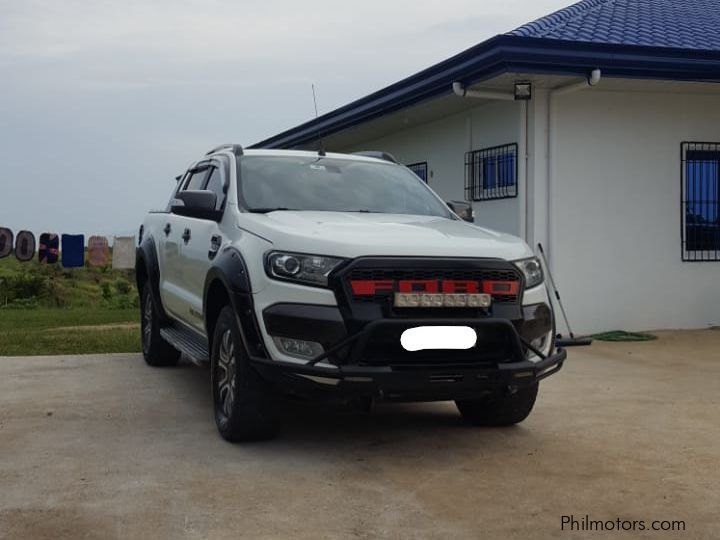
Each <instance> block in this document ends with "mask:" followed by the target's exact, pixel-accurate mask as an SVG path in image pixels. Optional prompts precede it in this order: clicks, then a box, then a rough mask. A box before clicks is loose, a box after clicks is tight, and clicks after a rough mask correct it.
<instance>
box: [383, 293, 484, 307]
mask: <svg viewBox="0 0 720 540" xmlns="http://www.w3.org/2000/svg"><path fill="white" fill-rule="evenodd" d="M491 302H492V296H490V295H489V294H462V293H460V294H443V293H395V302H394V305H395V307H401V308H411V307H427V308H449V307H454V308H457V307H470V308H486V307H490V303H491Z"/></svg>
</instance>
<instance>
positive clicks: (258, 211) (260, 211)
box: [248, 206, 297, 214]
mask: <svg viewBox="0 0 720 540" xmlns="http://www.w3.org/2000/svg"><path fill="white" fill-rule="evenodd" d="M280 210H295V211H297V209H296V208H285V207H284V206H276V207H274V208H271V207H268V208H248V212H252V213H253V214H267V213H269V212H278V211H280Z"/></svg>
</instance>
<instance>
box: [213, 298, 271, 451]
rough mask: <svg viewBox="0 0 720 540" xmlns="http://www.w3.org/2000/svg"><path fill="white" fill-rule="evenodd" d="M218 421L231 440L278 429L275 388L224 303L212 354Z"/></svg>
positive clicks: (263, 436) (260, 437) (252, 438)
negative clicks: (257, 365) (255, 364)
mask: <svg viewBox="0 0 720 540" xmlns="http://www.w3.org/2000/svg"><path fill="white" fill-rule="evenodd" d="M210 366H211V367H210V372H211V376H210V378H211V384H212V394H213V405H214V408H215V423H216V424H217V428H218V431H219V432H220V435H222V437H223V438H224V439H225V440H227V441H230V442H241V441H257V440H265V439H271V438H272V437H274V436H275V432H276V430H277V417H276V414H275V405H276V403H275V401H276V400H275V399H274V394H273V392H272V389H271V388H270V387H269V385H268V384H267V383H266V382H265V381H264V380H263V379H262V377H260V375H259V374H258V372H257V371H256V370H255V369H254V368H253V366H252V365H251V364H250V360H249V358H248V355H247V352H246V350H245V347H244V345H243V341H242V336H241V334H240V329H239V328H238V323H237V319H236V317H235V313H234V312H233V309H232V307H231V306H225V307H224V308H223V309H222V310H221V311H220V315H219V316H218V319H217V322H216V323H215V331H214V334H213V341H212V355H211V358H210Z"/></svg>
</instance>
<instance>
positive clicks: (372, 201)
mask: <svg viewBox="0 0 720 540" xmlns="http://www.w3.org/2000/svg"><path fill="white" fill-rule="evenodd" d="M238 192H239V195H240V199H241V204H242V205H243V206H245V207H246V208H247V209H248V210H249V211H251V212H253V211H254V212H270V211H273V210H320V211H332V212H380V213H384V214H415V215H423V216H441V217H447V218H449V217H450V215H451V214H450V212H449V211H448V209H447V208H446V207H445V204H443V202H442V201H440V200H439V199H438V198H437V197H435V196H434V195H433V194H432V192H431V191H430V189H429V188H428V187H427V186H426V185H425V184H424V183H423V182H422V180H420V179H419V178H418V177H417V176H416V175H415V174H414V173H412V172H411V171H410V170H408V169H406V168H405V167H401V166H398V165H395V164H391V163H387V164H386V163H373V162H368V161H351V160H345V159H333V158H324V157H319V156H302V157H285V156H245V157H243V158H242V160H241V165H240V182H239V189H238Z"/></svg>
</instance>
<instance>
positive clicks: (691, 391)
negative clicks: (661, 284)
mask: <svg viewBox="0 0 720 540" xmlns="http://www.w3.org/2000/svg"><path fill="white" fill-rule="evenodd" d="M207 379H208V371H207V370H206V369H200V368H197V367H193V366H190V365H186V366H181V367H178V368H173V369H152V368H149V367H146V366H145V365H144V363H143V361H142V358H141V357H140V356H139V355H135V354H133V355H108V356H97V355H94V356H79V357H34V358H0V538H52V539H60V538H72V539H76V538H102V539H107V538H152V539H153V540H159V539H163V538H253V539H261V538H307V539H318V538H393V539H395V538H438V539H443V540H444V539H449V538H453V539H454V538H511V539H512V538H517V539H523V540H524V539H528V538H616V537H617V538H708V539H709V538H718V537H719V536H720V522H719V520H718V503H720V495H719V494H720V489H719V488H718V485H719V481H720V472H719V471H720V467H719V465H720V459H719V454H720V418H719V414H720V407H719V406H718V405H719V402H720V397H719V396H720V332H718V331H711V330H708V331H698V332H669V333H662V334H661V339H660V340H659V341H657V342H653V343H638V344H632V345H628V344H600V343H598V344H595V345H593V347H592V348H589V349H584V350H573V351H571V355H570V359H569V361H568V362H567V363H566V367H565V369H564V370H563V371H562V372H561V373H560V374H559V375H558V376H556V377H554V378H552V379H550V380H549V381H547V382H545V383H544V384H543V385H542V386H541V397H540V399H539V402H538V404H537V406H536V409H535V411H534V413H533V414H532V416H531V417H530V418H529V419H528V420H527V421H526V422H525V423H523V424H522V425H520V426H517V427H514V428H510V429H480V428H472V427H467V426H464V425H463V424H462V423H461V422H460V418H459V416H458V414H457V413H456V410H455V408H454V406H453V405H452V404H450V403H437V404H421V405H385V406H381V407H379V408H378V409H377V410H376V411H375V412H374V413H373V414H371V415H369V416H365V415H362V414H360V413H351V412H347V411H344V410H342V409H338V408H329V407H320V406H309V405H299V404H292V405H288V406H287V407H286V411H285V416H286V427H285V429H284V431H283V433H282V434H281V436H280V437H279V438H278V439H277V440H275V441H271V442H266V443H261V444H251V445H235V446H233V445H230V444H228V443H225V442H223V441H222V440H221V439H220V438H219V436H218V435H217V434H216V431H215V426H214V424H213V421H212V414H211V402H210V396H209V393H208V380H207ZM563 515H566V516H569V515H573V516H574V519H576V520H577V521H578V526H579V527H581V526H582V524H583V523H582V520H583V519H584V518H585V516H586V515H588V516H589V519H591V520H602V521H613V522H616V520H617V519H618V518H619V519H621V520H628V521H633V520H634V521H636V522H637V521H640V520H644V521H645V522H646V523H645V525H646V527H650V524H651V522H652V521H653V520H683V521H684V522H685V531H684V532H650V531H645V532H640V531H638V530H637V529H636V530H635V532H613V533H609V532H583V531H575V532H570V531H569V530H568V525H566V526H565V530H562V529H561V522H562V521H561V520H562V516H563Z"/></svg>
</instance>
